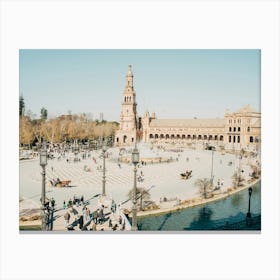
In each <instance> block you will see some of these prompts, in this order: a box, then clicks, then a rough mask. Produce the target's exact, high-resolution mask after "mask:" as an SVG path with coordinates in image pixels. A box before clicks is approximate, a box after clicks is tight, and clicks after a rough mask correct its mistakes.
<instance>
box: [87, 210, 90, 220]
mask: <svg viewBox="0 0 280 280" xmlns="http://www.w3.org/2000/svg"><path fill="white" fill-rule="evenodd" d="M89 220H90V210H89V208H86V221H87V222H88V221H89Z"/></svg>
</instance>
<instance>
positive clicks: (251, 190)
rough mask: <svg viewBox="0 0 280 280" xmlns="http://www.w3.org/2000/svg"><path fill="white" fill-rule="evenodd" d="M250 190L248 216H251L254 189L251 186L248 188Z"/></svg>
mask: <svg viewBox="0 0 280 280" xmlns="http://www.w3.org/2000/svg"><path fill="white" fill-rule="evenodd" d="M248 192H249V203H248V213H247V218H251V212H250V211H251V195H252V192H253V189H252V188H251V187H250V188H249V189H248Z"/></svg>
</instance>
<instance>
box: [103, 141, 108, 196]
mask: <svg viewBox="0 0 280 280" xmlns="http://www.w3.org/2000/svg"><path fill="white" fill-rule="evenodd" d="M106 151H107V147H106V145H105V144H103V146H102V158H103V177H102V196H106V191H105V184H106V175H105V172H106V167H105V158H106Z"/></svg>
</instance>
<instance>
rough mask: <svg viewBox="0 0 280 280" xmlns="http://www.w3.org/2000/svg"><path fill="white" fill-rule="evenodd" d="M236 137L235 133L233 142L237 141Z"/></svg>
mask: <svg viewBox="0 0 280 280" xmlns="http://www.w3.org/2000/svg"><path fill="white" fill-rule="evenodd" d="M235 140H236V137H235V135H234V136H233V143H235V142H236V141H235Z"/></svg>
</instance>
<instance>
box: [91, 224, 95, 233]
mask: <svg viewBox="0 0 280 280" xmlns="http://www.w3.org/2000/svg"><path fill="white" fill-rule="evenodd" d="M91 230H92V231H96V223H95V222H93V223H92V227H91Z"/></svg>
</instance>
